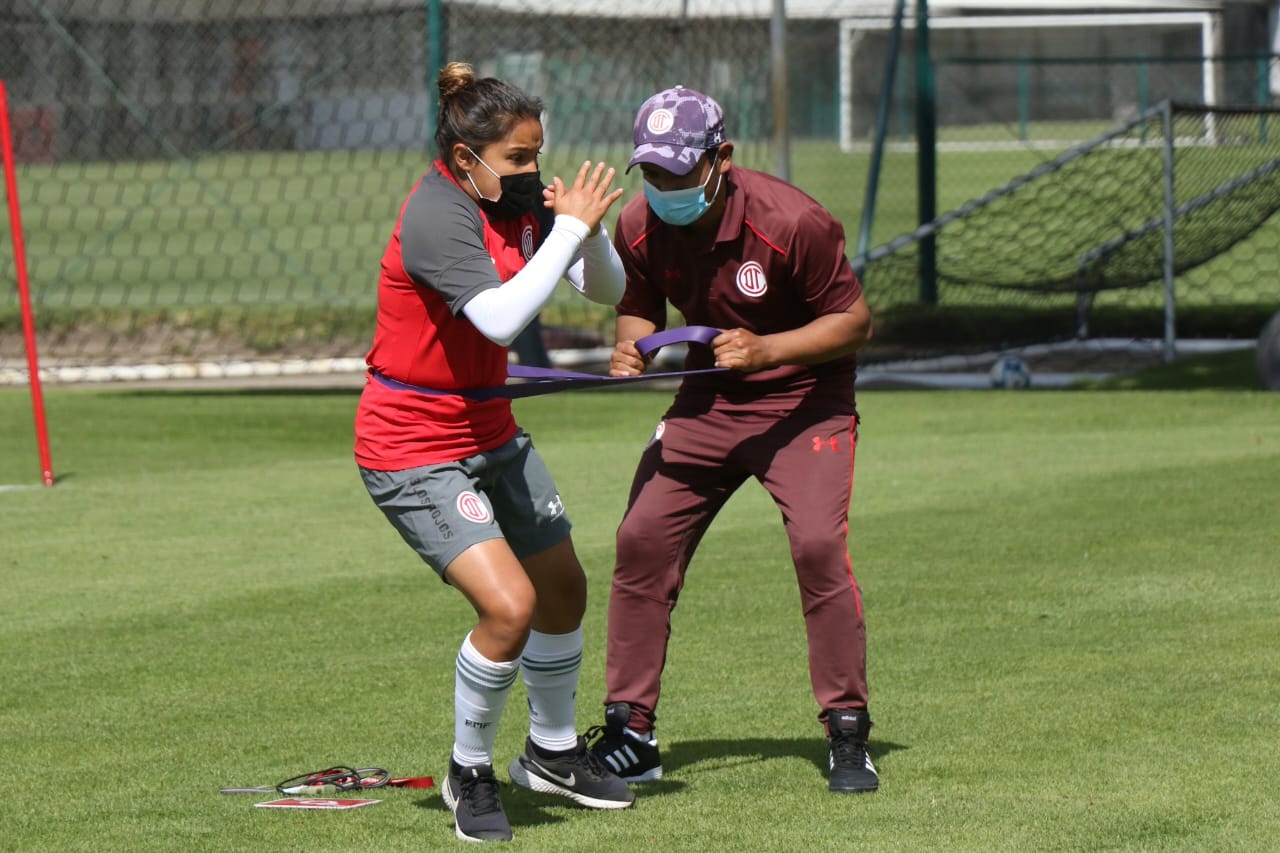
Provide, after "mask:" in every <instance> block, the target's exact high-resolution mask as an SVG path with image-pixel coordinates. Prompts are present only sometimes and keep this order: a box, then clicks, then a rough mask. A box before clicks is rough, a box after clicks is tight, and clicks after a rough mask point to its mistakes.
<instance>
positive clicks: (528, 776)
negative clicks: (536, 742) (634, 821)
mask: <svg viewBox="0 0 1280 853" xmlns="http://www.w3.org/2000/svg"><path fill="white" fill-rule="evenodd" d="M507 770H508V772H509V773H510V774H511V781H512V782H514V783H515V784H517V785H519V786H520V787H521V788H527V789H528V790H530V791H537V792H538V793H539V794H555V795H557V796H560V797H568V798H569V799H571V800H573V801H574V802H575V803H577V804H578V805H580V806H585V807H586V808H589V809H629V808H631V806H632V805H634V804H635V799H634V798H632V799H630V800H601V799H598V798H596V797H589V796H587V795H586V794H583V793H580V792H578V791H575V790H573V789H572V788H566V787H565V786H563V785H557V784H556V783H555V782H552V781H551V780H550V779H544V778H542V777H541V776H539V775H538V774H537V773H530V772H529V770H528V769H527V768H526V767H525V766H524V765H523V764H521V763H520V759H519V758H517V759H515V760H514V761H512V762H511V766H510V767H508V768H507Z"/></svg>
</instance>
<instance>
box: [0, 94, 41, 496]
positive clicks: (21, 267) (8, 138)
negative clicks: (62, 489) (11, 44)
mask: <svg viewBox="0 0 1280 853" xmlns="http://www.w3.org/2000/svg"><path fill="white" fill-rule="evenodd" d="M0 152H2V153H3V155H4V184H5V189H6V190H7V191H8V195H9V230H10V231H12V232H13V265H14V267H15V269H16V270H17V273H18V302H19V303H20V305H21V307H22V335H23V337H24V338H25V340H26V344H27V373H28V374H29V375H30V378H31V408H32V410H33V411H34V412H35V417H36V443H37V444H38V445H39V447H40V479H41V480H42V481H44V484H45V485H46V486H52V485H53V461H52V459H51V457H50V454H49V427H48V425H47V424H46V423H45V418H44V395H43V394H42V393H41V391H40V360H39V358H37V357H36V327H35V322H34V321H33V320H32V318H31V283H30V282H29V281H28V280H27V255H26V251H25V250H24V249H23V246H22V218H21V216H20V215H19V206H18V176H17V172H16V169H15V167H14V161H13V134H12V132H11V131H10V128H9V96H8V93H7V91H6V90H5V85H4V81H3V80H0Z"/></svg>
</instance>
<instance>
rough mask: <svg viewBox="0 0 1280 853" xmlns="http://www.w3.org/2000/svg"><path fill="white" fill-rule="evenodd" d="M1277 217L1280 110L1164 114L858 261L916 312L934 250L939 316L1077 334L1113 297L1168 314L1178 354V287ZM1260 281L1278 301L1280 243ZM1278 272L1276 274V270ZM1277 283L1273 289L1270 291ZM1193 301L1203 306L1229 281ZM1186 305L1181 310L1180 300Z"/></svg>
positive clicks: (1196, 109)
mask: <svg viewBox="0 0 1280 853" xmlns="http://www.w3.org/2000/svg"><path fill="white" fill-rule="evenodd" d="M1277 210H1280V108H1269V107H1225V106H1210V105H1205V104H1174V103H1172V102H1164V103H1162V104H1160V105H1157V106H1156V107H1153V108H1151V109H1149V110H1147V111H1145V112H1144V113H1142V114H1141V115H1139V116H1138V117H1137V118H1134V119H1131V120H1130V121H1127V122H1125V123H1123V124H1121V125H1119V126H1118V127H1116V128H1114V129H1113V130H1110V131H1108V132H1106V133H1104V134H1101V135H1099V136H1098V137H1097V138H1095V139H1093V140H1091V141H1089V142H1087V143H1085V144H1083V145H1080V146H1077V147H1074V148H1072V149H1070V150H1068V151H1067V152H1065V153H1063V154H1061V155H1059V156H1057V157H1055V158H1054V159H1052V160H1051V161H1049V162H1047V163H1044V164H1043V165H1041V166H1039V167H1037V168H1036V169H1034V170H1032V171H1031V172H1029V173H1027V174H1025V175H1023V176H1021V177H1018V178H1016V179H1014V180H1013V181H1010V182H1009V183H1007V184H1005V185H1003V186H1001V187H999V188H997V189H995V190H992V191H991V192H989V193H987V194H986V195H984V196H982V197H981V198H978V199H975V200H973V201H970V202H969V203H967V204H964V205H962V206H961V207H959V208H957V209H955V210H953V211H951V212H949V213H947V214H944V215H943V216H940V217H939V218H937V219H936V220H934V221H933V222H931V223H928V224H926V225H924V226H921V227H920V228H918V229H916V230H915V231H913V232H911V233H909V234H905V235H902V236H901V237H898V238H896V239H894V240H892V241H890V242H888V243H886V244H884V245H882V246H880V247H877V248H875V249H873V250H871V251H870V252H868V253H867V254H866V255H865V256H863V257H860V258H858V259H856V260H855V266H856V267H858V268H860V269H861V270H862V273H863V276H864V278H865V279H866V281H867V283H868V286H869V287H870V288H872V289H874V290H875V291H876V292H877V293H878V294H880V295H881V297H882V298H883V297H886V295H887V294H894V295H896V298H895V297H894V296H888V297H887V298H889V299H890V301H897V302H901V303H908V302H911V301H912V300H913V299H914V298H915V294H916V291H917V285H918V281H919V274H920V267H919V250H920V246H921V242H922V241H923V240H925V239H926V238H928V239H931V240H932V241H933V244H934V249H935V251H936V258H937V264H936V266H937V283H938V303H939V304H942V305H950V306H956V305H982V304H987V305H991V304H1008V303H1009V301H1010V299H1009V295H1010V294H1018V295H1020V297H1021V300H1020V301H1021V302H1022V303H1023V304H1026V303H1027V302H1028V301H1036V302H1038V303H1039V304H1042V305H1054V304H1056V305H1059V306H1062V305H1072V304H1074V305H1075V306H1076V307H1077V308H1078V312H1077V314H1076V329H1075V330H1070V329H1061V330H1059V331H1060V332H1067V333H1071V332H1072V331H1074V332H1081V331H1083V330H1085V329H1087V321H1088V315H1087V312H1088V311H1089V310H1090V309H1092V308H1094V307H1095V306H1096V305H1097V304H1098V302H1099V300H1100V299H1102V298H1103V296H1105V295H1106V294H1107V293H1109V292H1112V291H1125V290H1128V291H1136V292H1145V293H1146V294H1147V296H1148V300H1149V302H1150V303H1151V304H1154V305H1157V306H1164V309H1165V313H1166V322H1167V324H1168V325H1167V326H1166V328H1164V329H1163V330H1162V333H1163V335H1164V336H1165V338H1166V342H1167V341H1169V339H1170V335H1171V333H1172V328H1171V325H1172V323H1173V322H1174V317H1173V312H1172V308H1173V305H1174V302H1173V299H1174V296H1175V294H1174V292H1173V287H1174V279H1175V277H1179V276H1184V275H1186V274H1188V273H1190V272H1192V271H1194V270H1196V269H1198V268H1200V267H1202V266H1203V265H1206V264H1209V263H1210V262H1216V261H1218V260H1219V259H1222V258H1228V257H1230V255H1231V254H1232V250H1233V249H1236V248H1237V247H1239V246H1241V245H1242V244H1244V243H1246V242H1252V241H1250V239H1249V238H1251V236H1253V235H1254V234H1255V233H1256V232H1258V231H1259V229H1262V228H1264V227H1270V226H1271V224H1272V223H1273V217H1274V215H1275V214H1276V212H1277ZM1252 249H1253V251H1254V252H1255V253H1261V254H1260V255H1251V256H1250V257H1249V258H1248V259H1246V260H1247V264H1248V267H1249V269H1250V271H1251V274H1252V275H1253V276H1255V277H1257V278H1261V279H1263V281H1259V282H1254V283H1253V284H1252V285H1251V286H1257V287H1264V288H1266V287H1269V293H1270V296H1269V298H1270V299H1275V298H1276V296H1277V293H1278V292H1280V277H1278V276H1277V272H1278V271H1277V270H1276V269H1275V267H1276V265H1277V263H1278V261H1280V259H1277V257H1276V252H1275V243H1274V242H1273V241H1262V244H1260V245H1257V246H1253V247H1252ZM1268 270H1269V271H1268ZM1268 279H1269V280H1268ZM1198 287H1199V288H1201V289H1202V290H1203V291H1204V292H1199V293H1191V294H1187V298H1188V299H1190V300H1192V301H1198V302H1200V303H1201V304H1203V303H1204V302H1205V301H1206V300H1207V299H1212V298H1213V295H1212V294H1211V293H1209V292H1208V291H1212V290H1217V291H1219V293H1218V294H1217V295H1218V296H1219V297H1221V296H1222V295H1223V293H1222V291H1223V290H1229V289H1230V288H1231V287H1232V279H1231V278H1230V277H1227V276H1223V277H1221V278H1219V279H1216V280H1209V281H1203V282H1201V283H1200V284H1199V285H1198ZM1180 298H1181V297H1180Z"/></svg>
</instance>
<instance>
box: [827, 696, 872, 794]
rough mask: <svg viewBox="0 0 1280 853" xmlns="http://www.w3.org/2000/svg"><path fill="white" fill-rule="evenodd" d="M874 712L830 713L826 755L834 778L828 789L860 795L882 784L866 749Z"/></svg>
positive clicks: (829, 782) (848, 711) (841, 711)
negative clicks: (870, 713) (871, 713)
mask: <svg viewBox="0 0 1280 853" xmlns="http://www.w3.org/2000/svg"><path fill="white" fill-rule="evenodd" d="M870 734H871V715H869V714H868V713H867V712H866V711H865V710H838V711H831V712H830V713H829V714H828V715H827V758H828V761H829V763H830V765H831V778H830V780H829V781H828V783H827V790H830V791H835V792H836V793H838V794H861V793H866V792H868V791H874V790H876V789H877V788H879V787H880V777H879V776H877V775H876V767H875V765H874V764H872V763H871V754H870V753H868V752H867V737H868V736H869V735H870Z"/></svg>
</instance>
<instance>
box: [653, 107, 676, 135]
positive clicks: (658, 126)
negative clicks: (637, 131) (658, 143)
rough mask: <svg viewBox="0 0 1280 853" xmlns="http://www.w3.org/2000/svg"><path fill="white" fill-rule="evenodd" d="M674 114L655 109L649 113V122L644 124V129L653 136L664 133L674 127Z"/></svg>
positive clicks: (669, 111) (665, 110) (666, 110)
mask: <svg viewBox="0 0 1280 853" xmlns="http://www.w3.org/2000/svg"><path fill="white" fill-rule="evenodd" d="M675 124H676V114H675V113H673V112H671V110H668V109H665V108H663V109H657V110H654V111H653V112H651V113H649V120H648V121H647V122H645V127H647V128H648V129H649V132H650V133H652V134H654V135H660V134H663V133H666V132H667V131H668V130H670V129H671V128H673V127H675Z"/></svg>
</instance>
